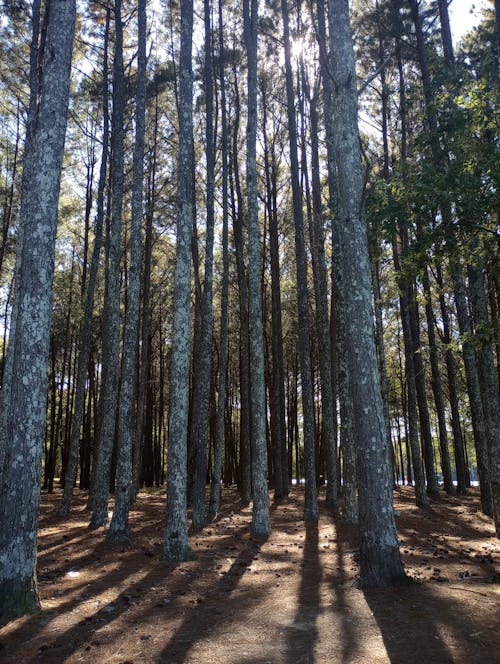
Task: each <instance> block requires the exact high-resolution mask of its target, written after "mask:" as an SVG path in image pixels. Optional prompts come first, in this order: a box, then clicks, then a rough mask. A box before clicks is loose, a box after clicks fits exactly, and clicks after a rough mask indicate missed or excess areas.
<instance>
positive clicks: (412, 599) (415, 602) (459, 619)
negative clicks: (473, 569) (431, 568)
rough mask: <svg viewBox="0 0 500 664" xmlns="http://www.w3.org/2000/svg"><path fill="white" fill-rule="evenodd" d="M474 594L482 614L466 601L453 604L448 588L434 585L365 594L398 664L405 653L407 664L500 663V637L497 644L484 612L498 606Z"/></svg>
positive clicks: (388, 651)
mask: <svg viewBox="0 0 500 664" xmlns="http://www.w3.org/2000/svg"><path fill="white" fill-rule="evenodd" d="M457 590H460V591H462V592H463V589H457ZM444 591H446V592H444ZM471 592H473V593H474V594H475V595H477V596H478V597H475V598H474V602H475V603H476V607H477V609H474V608H473V606H472V604H471V605H469V606H468V607H467V606H464V604H463V601H462V602H454V601H452V600H451V599H450V592H449V590H448V588H447V587H446V585H441V584H437V583H435V582H432V581H430V582H427V583H424V584H417V583H415V584H412V585H410V586H407V587H399V588H394V589H387V590H365V591H364V596H365V599H366V601H367V603H368V605H369V607H370V609H371V611H372V613H373V616H374V617H375V620H376V621H377V624H378V626H379V628H380V631H381V634H382V637H383V640H384V645H385V648H386V651H387V655H388V657H389V659H390V661H391V662H393V664H400V663H401V653H402V652H405V660H404V662H405V664H421V663H422V662H426V663H428V664H431V663H432V664H453V663H455V664H456V663H457V662H482V661H494V659H495V654H494V653H495V641H497V644H498V635H497V636H496V638H495V634H490V633H489V630H488V628H487V627H486V626H485V625H484V624H483V620H484V619H485V618H486V616H485V614H484V613H483V611H484V610H485V609H486V608H488V610H489V611H492V612H494V611H495V605H496V607H498V602H497V600H496V598H495V597H494V595H493V594H491V595H490V596H489V599H481V595H484V598H487V597H488V594H487V593H484V594H483V593H481V592H477V591H471ZM485 602H486V603H487V604H488V605H489V606H488V607H486V605H485ZM490 619H491V616H490ZM408 644H412V647H411V648H409V647H408ZM417 646H418V647H417ZM496 654H498V653H497V652H496Z"/></svg>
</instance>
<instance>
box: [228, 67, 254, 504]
mask: <svg viewBox="0 0 500 664" xmlns="http://www.w3.org/2000/svg"><path fill="white" fill-rule="evenodd" d="M234 97H235V99H234V103H235V111H234V115H235V117H234V127H233V141H232V144H233V146H232V147H233V149H232V151H231V155H230V157H231V158H230V161H229V168H230V173H231V175H232V178H231V207H232V212H233V235H234V245H235V250H236V270H237V274H238V304H239V314H240V455H239V472H238V488H239V492H240V496H241V502H242V504H243V505H248V504H249V503H250V498H251V492H252V491H251V489H252V481H251V454H250V359H249V358H250V340H249V321H248V284H247V271H246V268H245V259H244V242H243V195H242V193H241V185H240V173H239V162H238V149H239V145H238V131H239V124H240V98H239V91H238V79H237V75H236V69H234ZM233 183H234V185H233Z"/></svg>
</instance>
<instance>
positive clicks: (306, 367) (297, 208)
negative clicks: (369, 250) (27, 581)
mask: <svg viewBox="0 0 500 664" xmlns="http://www.w3.org/2000/svg"><path fill="white" fill-rule="evenodd" d="M281 12H282V15H283V33H284V40H285V81H286V100H287V104H286V105H287V117H288V137H289V142H290V177H291V181H292V198H293V217H294V228H295V261H296V270H297V273H296V280H297V305H298V318H299V358H300V383H301V394H302V416H303V431H304V434H303V435H304V466H305V468H304V469H305V481H306V494H305V503H304V519H305V520H306V521H315V520H317V518H318V497H317V488H316V442H315V427H314V400H313V386H312V376H311V356H310V340H309V332H310V330H309V297H308V289H307V265H306V252H305V241H304V215H303V211H302V192H301V187H300V179H299V162H298V158H297V145H298V140H297V126H296V120H295V94H294V90H293V74H292V64H291V43H290V27H289V18H288V3H287V0H282V2H281Z"/></svg>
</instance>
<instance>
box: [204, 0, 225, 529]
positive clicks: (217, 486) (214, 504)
mask: <svg viewBox="0 0 500 664" xmlns="http://www.w3.org/2000/svg"><path fill="white" fill-rule="evenodd" d="M218 4H219V79H220V95H221V123H222V137H221V151H222V294H221V314H220V353H219V354H220V360H219V380H218V385H217V411H216V418H215V446H214V463H213V472H212V481H211V484H210V503H209V509H208V514H209V518H213V517H214V516H215V515H216V514H217V513H218V512H219V509H220V496H221V480H222V458H223V454H224V438H225V435H224V434H225V413H226V393H227V364H228V336H229V333H228V308H229V246H228V245H229V237H228V236H229V229H228V225H229V195H228V132H227V110H226V81H225V76H224V58H223V53H224V24H223V13H222V0H219V3H218Z"/></svg>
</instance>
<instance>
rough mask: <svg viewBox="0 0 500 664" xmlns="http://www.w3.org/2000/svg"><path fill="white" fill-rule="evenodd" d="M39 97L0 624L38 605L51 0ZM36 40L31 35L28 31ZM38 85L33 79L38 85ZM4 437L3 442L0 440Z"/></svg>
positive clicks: (63, 85)
mask: <svg viewBox="0 0 500 664" xmlns="http://www.w3.org/2000/svg"><path fill="white" fill-rule="evenodd" d="M47 11H48V21H47V33H46V42H45V47H44V50H43V68H42V70H41V72H40V76H41V77H40V80H39V81H38V79H37V80H36V86H37V87H36V91H39V93H40V96H39V99H38V102H37V104H36V105H35V107H34V108H33V109H30V110H32V111H33V113H34V115H33V116H31V117H30V118H29V121H28V124H29V128H30V131H31V130H32V133H31V135H30V136H29V137H28V140H27V143H26V152H25V156H24V167H25V169H27V170H26V172H25V173H24V177H23V187H22V194H21V211H20V224H21V227H22V233H21V235H22V238H21V242H22V244H21V245H19V252H20V254H19V258H18V269H17V270H16V279H17V287H16V289H15V293H16V297H17V303H16V305H15V307H14V314H15V316H16V320H15V322H14V325H13V326H12V328H11V336H10V339H9V348H8V351H7V352H8V355H9V356H10V360H8V361H9V362H10V365H11V368H12V371H11V372H10V373H8V374H7V375H6V378H8V380H9V385H8V387H7V389H6V387H5V384H4V388H3V390H2V399H3V403H2V414H3V416H4V417H3V421H2V425H3V426H2V432H1V435H2V439H3V442H2V445H1V447H3V449H4V450H5V455H2V456H3V458H1V459H0V462H1V463H2V466H1V468H0V489H1V490H0V624H4V623H6V622H8V621H9V620H12V619H13V618H16V617H18V616H21V615H24V614H26V613H31V612H33V611H35V610H36V609H38V607H39V596H38V590H37V582H36V547H37V527H38V505H39V498H40V479H41V456H42V451H43V440H44V432H45V419H46V397H47V368H48V366H47V365H48V351H49V337H50V322H51V313H52V282H53V275H54V254H55V238H56V227H57V206H58V198H59V186H60V176H61V167H62V160H63V153H64V141H65V135H66V115H67V109H68V98H69V82H70V70H71V56H72V47H73V34H74V26H75V15H76V7H75V3H74V2H73V1H71V0H52V1H51V3H50V4H49V6H48V8H47ZM34 39H36V43H38V33H37V32H35V31H34ZM38 84H39V85H38ZM5 441H8V446H5Z"/></svg>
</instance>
